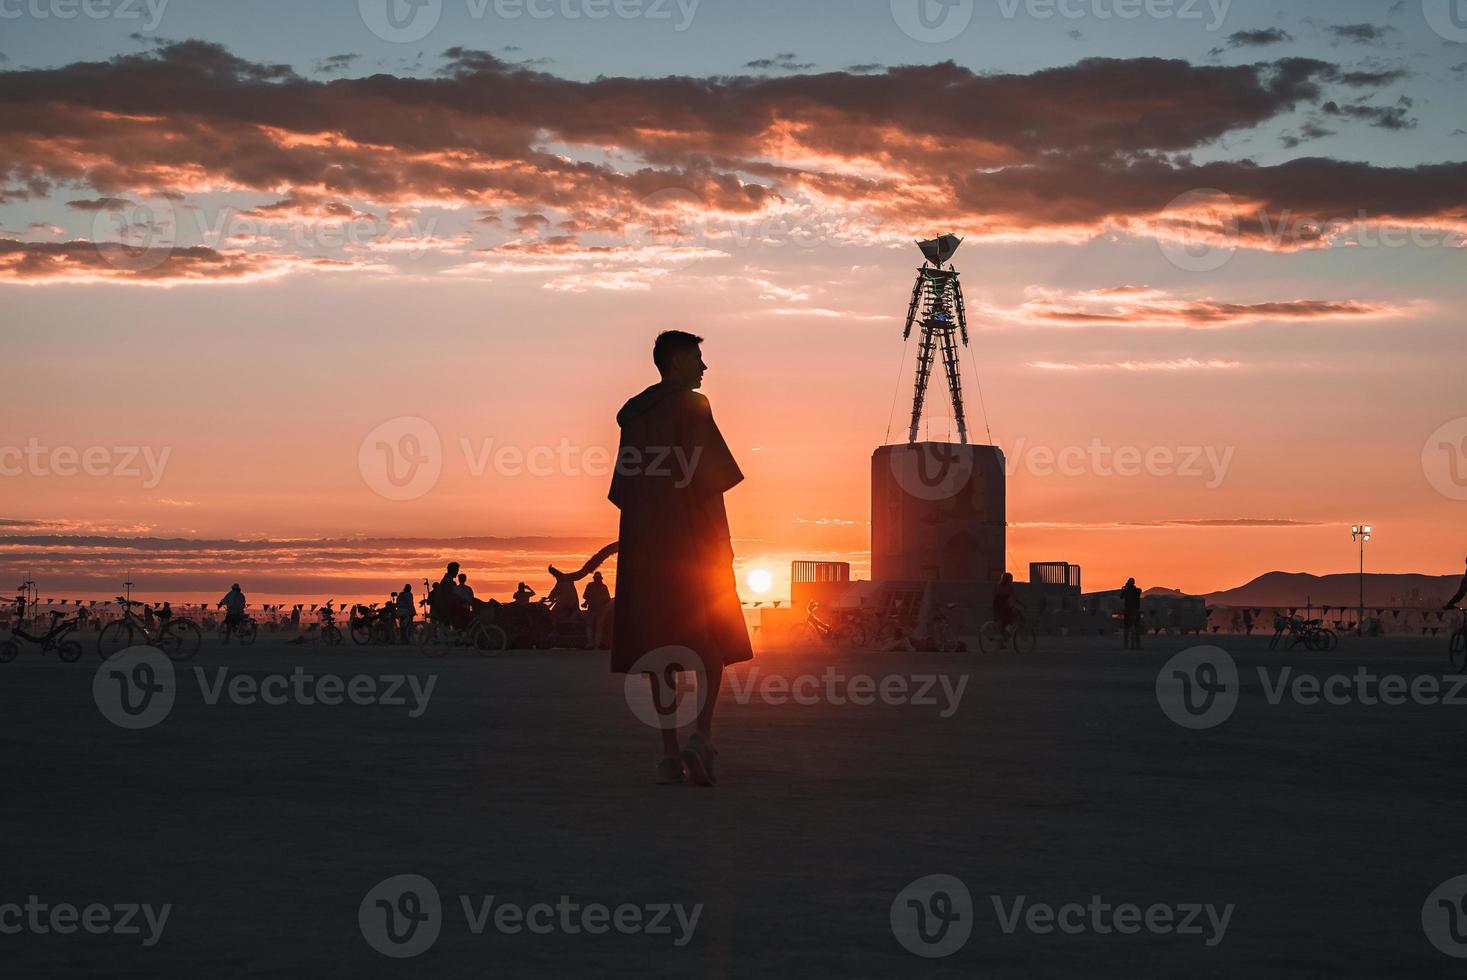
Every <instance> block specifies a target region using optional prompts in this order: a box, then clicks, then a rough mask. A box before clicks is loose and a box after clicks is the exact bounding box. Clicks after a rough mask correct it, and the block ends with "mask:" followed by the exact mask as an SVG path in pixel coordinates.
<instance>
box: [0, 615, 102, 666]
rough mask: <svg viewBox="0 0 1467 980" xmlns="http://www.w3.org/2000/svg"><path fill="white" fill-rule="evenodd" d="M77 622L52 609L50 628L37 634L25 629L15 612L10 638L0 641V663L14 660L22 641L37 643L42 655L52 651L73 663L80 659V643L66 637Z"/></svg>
mask: <svg viewBox="0 0 1467 980" xmlns="http://www.w3.org/2000/svg"><path fill="white" fill-rule="evenodd" d="M78 623H79V620H77V619H67V618H66V613H64V612H62V611H60V610H59V609H53V610H52V611H51V626H50V628H49V629H47V630H46V632H44V633H42V634H40V635H39V636H37V635H36V634H34V633H31V632H29V631H27V630H26V628H25V624H24V623H23V622H21V620H20V617H19V614H18V613H17V616H16V619H15V622H14V624H13V625H12V626H11V627H10V639H8V640H5V641H3V642H0V663H9V662H10V661H12V660H14V659H15V658H16V656H17V655H18V654H19V653H20V644H21V643H22V642H26V643H34V644H36V645H38V646H39V647H40V648H41V656H43V657H44V656H45V655H46V654H48V653H52V652H54V653H55V654H56V656H57V657H59V658H60V659H62V660H64V661H66V662H67V663H75V662H76V661H78V660H80V659H81V655H82V645H81V643H79V642H78V641H76V640H74V639H69V638H68V637H69V635H70V634H71V632H72V631H73V630H75V629H76V627H77V624H78Z"/></svg>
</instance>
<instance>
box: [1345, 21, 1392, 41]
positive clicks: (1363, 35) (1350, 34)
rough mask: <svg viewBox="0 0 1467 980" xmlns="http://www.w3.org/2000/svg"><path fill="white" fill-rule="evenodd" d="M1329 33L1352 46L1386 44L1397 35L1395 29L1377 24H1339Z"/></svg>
mask: <svg viewBox="0 0 1467 980" xmlns="http://www.w3.org/2000/svg"><path fill="white" fill-rule="evenodd" d="M1328 31H1329V33H1330V34H1331V35H1332V36H1334V38H1335V39H1336V40H1339V41H1347V42H1350V43H1352V44H1384V43H1385V42H1386V40H1388V38H1389V36H1390V35H1392V34H1395V33H1397V31H1396V29H1395V28H1394V27H1390V26H1389V25H1387V26H1383V27H1378V26H1376V25H1375V24H1337V25H1335V26H1333V27H1330V28H1328Z"/></svg>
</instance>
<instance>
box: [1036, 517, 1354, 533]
mask: <svg viewBox="0 0 1467 980" xmlns="http://www.w3.org/2000/svg"><path fill="white" fill-rule="evenodd" d="M1324 525H1325V522H1324V521H1296V520H1289V519H1286V518H1269V517H1265V518H1254V517H1231V518H1202V519H1197V520H1158V521H1084V522H1079V521H1011V522H1010V523H1009V527H1011V528H1023V529H1027V530H1041V531H1120V530H1128V529H1132V528H1152V529H1158V530H1164V529H1168V528H1288V527H1323V526H1324Z"/></svg>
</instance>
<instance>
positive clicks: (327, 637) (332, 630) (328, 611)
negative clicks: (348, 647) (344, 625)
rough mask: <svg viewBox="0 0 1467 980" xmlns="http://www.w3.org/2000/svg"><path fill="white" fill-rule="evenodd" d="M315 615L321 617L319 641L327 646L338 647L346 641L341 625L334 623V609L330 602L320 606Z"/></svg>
mask: <svg viewBox="0 0 1467 980" xmlns="http://www.w3.org/2000/svg"><path fill="white" fill-rule="evenodd" d="M317 615H318V616H319V617H320V619H321V642H322V643H324V644H326V645H327V646H329V647H339V646H341V644H342V643H344V642H346V637H345V636H344V635H343V634H342V632H341V627H340V626H337V625H336V610H335V608H333V607H332V604H331V603H329V602H328V603H326V605H324V606H322V607H321V609H320V611H319V612H318V613H317Z"/></svg>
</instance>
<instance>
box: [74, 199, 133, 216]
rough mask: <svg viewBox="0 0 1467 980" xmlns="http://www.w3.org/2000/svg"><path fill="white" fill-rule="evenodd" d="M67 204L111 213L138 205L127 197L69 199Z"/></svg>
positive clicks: (78, 208) (85, 209)
mask: <svg viewBox="0 0 1467 980" xmlns="http://www.w3.org/2000/svg"><path fill="white" fill-rule="evenodd" d="M66 206H67V207H69V208H75V209H76V210H78V211H106V212H109V213H112V212H118V211H126V210H128V209H129V208H134V207H137V204H136V203H135V202H133V201H130V200H128V199H127V198H125V197H98V198H91V199H82V200H78V201H67V202H66Z"/></svg>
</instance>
